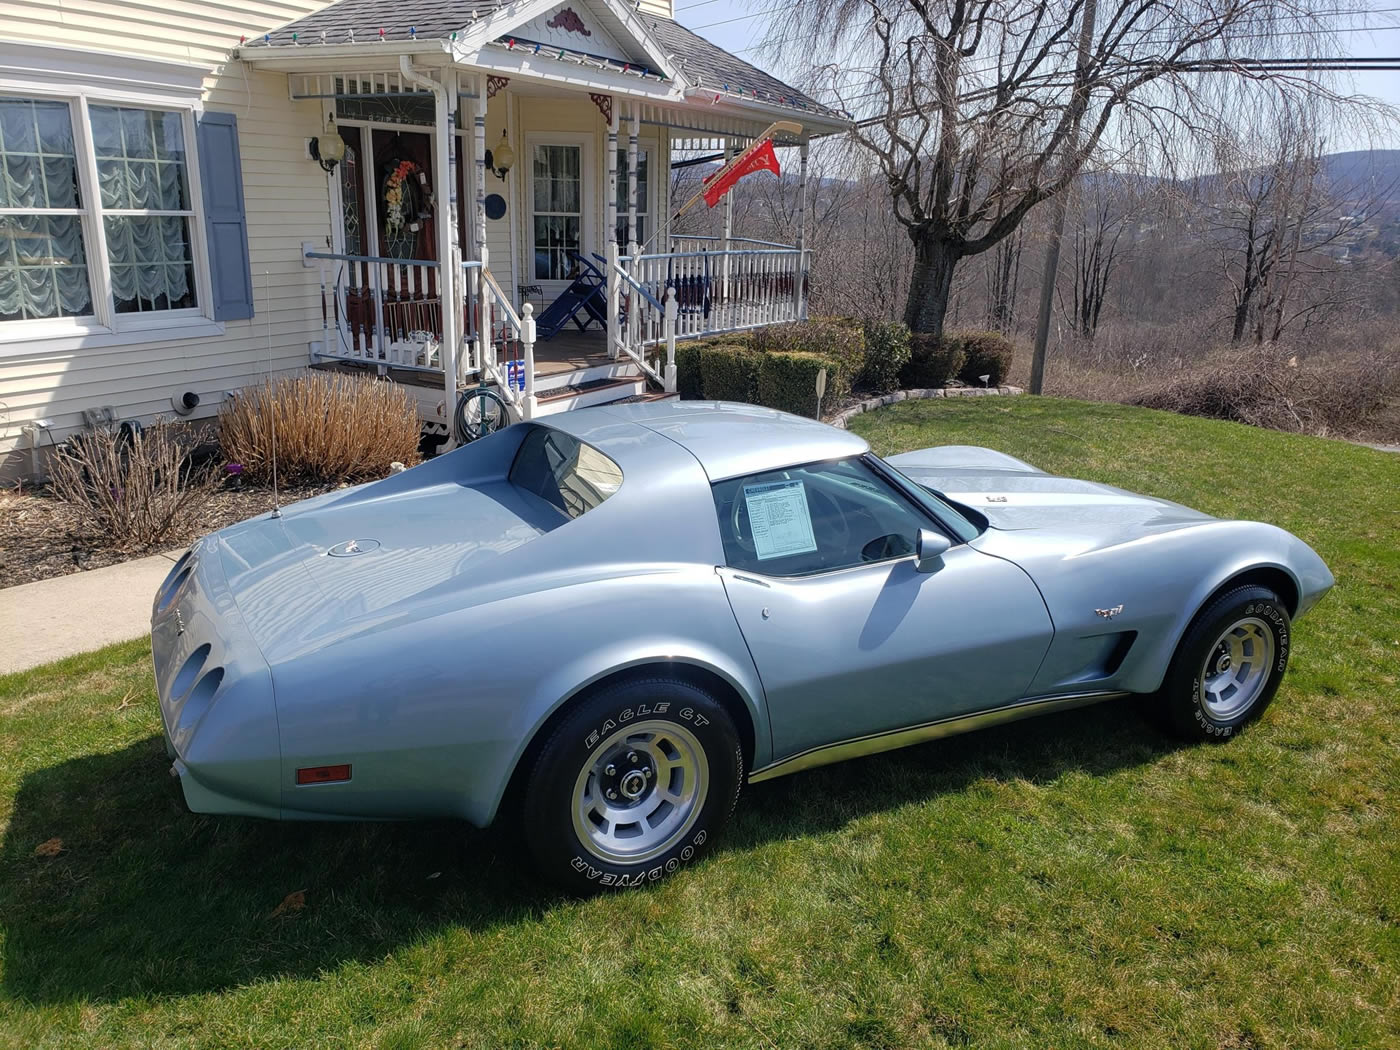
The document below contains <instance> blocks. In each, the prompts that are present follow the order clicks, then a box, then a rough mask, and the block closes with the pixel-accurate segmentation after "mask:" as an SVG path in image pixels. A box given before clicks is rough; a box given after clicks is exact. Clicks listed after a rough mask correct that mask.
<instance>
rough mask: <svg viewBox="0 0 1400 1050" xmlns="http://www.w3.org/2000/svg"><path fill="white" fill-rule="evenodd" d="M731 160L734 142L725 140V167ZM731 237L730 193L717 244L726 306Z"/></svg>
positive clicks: (731, 207)
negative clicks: (720, 258) (722, 230)
mask: <svg viewBox="0 0 1400 1050" xmlns="http://www.w3.org/2000/svg"><path fill="white" fill-rule="evenodd" d="M733 159H734V141H733V140H732V139H725V140H724V164H726V165H727V164H728V163H729V162H730V161H731V160H733ZM733 236H734V194H732V193H726V194H725V195H724V236H723V237H721V238H720V242H719V247H720V251H722V252H724V255H723V256H722V258H723V260H724V264H723V267H722V272H721V274H720V293H721V295H720V301H721V302H722V303H725V304H728V302H729V238H731V237H733ZM729 324H730V322H728V321H726V322H724V323H723V324H722V325H721V326H720V327H722V328H727V327H729Z"/></svg>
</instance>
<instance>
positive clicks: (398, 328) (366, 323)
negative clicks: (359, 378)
mask: <svg viewBox="0 0 1400 1050" xmlns="http://www.w3.org/2000/svg"><path fill="white" fill-rule="evenodd" d="M306 258H307V259H311V260H314V261H315V262H317V263H318V264H319V266H320V271H321V333H322V343H321V349H320V351H319V352H318V355H317V356H319V357H323V358H329V359H333V360H342V361H360V362H366V363H369V364H374V365H376V366H379V367H380V368H381V369H384V368H388V367H390V366H392V367H394V368H402V369H408V370H410V371H418V372H436V373H438V374H439V375H441V374H442V294H441V291H440V284H441V280H440V277H439V273H438V269H439V268H438V264H437V263H436V262H434V261H433V260H431V259H391V258H386V257H383V256H375V255H342V254H339V253H336V252H307V253H306ZM464 313H465V315H466V317H465V318H464V320H465V322H466V323H465V326H464V328H463V332H464V333H466V335H465V341H470V340H471V337H472V335H474V333H475V328H474V327H473V326H472V323H471V315H472V311H471V310H465V311H464ZM457 359H458V360H459V361H462V362H463V363H464V364H465V365H466V368H465V371H466V372H467V373H468V374H470V373H471V372H474V371H475V370H476V369H475V367H474V366H473V365H472V363H471V362H467V361H465V360H464V355H462V354H460V353H459V354H458V355H457Z"/></svg>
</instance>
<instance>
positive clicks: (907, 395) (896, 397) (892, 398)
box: [827, 386, 1024, 430]
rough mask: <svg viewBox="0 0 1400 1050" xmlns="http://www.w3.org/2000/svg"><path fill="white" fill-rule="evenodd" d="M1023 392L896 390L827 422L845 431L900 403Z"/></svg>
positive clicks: (959, 388) (1006, 389)
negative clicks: (863, 416)
mask: <svg viewBox="0 0 1400 1050" xmlns="http://www.w3.org/2000/svg"><path fill="white" fill-rule="evenodd" d="M1021 393H1024V391H1023V390H1022V389H1021V388H1020V387H1019V386H994V387H986V388H983V387H972V386H950V387H943V388H932V387H925V388H918V387H916V388H914V389H911V390H896V391H895V392H894V393H892V394H881V395H880V396H879V397H871V398H866V399H865V400H864V401H859V402H857V403H856V404H854V405H852V406H851V407H850V408H847V409H845V410H844V411H841V412H838V413H837V414H836V415H834V416H832V417H831V418H830V419H828V420H827V423H829V424H830V425H831V426H833V427H839V428H841V429H843V430H844V429H846V427H848V426H849V425H850V422H851V420H853V419H855V418H856V416H858V415H860V414H861V413H863V412H869V411H871V410H872V409H876V408H884V407H886V406H887V405H893V404H896V403H897V402H900V401H925V400H929V399H931V398H935V397H987V396H991V397H996V396H997V395H999V394H1000V395H1005V396H1013V395H1015V394H1021Z"/></svg>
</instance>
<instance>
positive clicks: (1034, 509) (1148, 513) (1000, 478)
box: [886, 445, 1213, 538]
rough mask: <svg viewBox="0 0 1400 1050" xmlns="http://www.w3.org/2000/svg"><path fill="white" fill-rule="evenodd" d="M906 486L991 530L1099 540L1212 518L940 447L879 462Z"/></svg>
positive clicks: (990, 454)
mask: <svg viewBox="0 0 1400 1050" xmlns="http://www.w3.org/2000/svg"><path fill="white" fill-rule="evenodd" d="M886 462H888V463H889V464H890V465H891V466H893V467H895V468H896V469H898V470H899V471H900V472H901V473H902V474H904V475H905V476H906V477H908V478H909V479H910V480H912V481H914V482H916V483H918V484H920V485H923V486H924V487H926V488H929V489H933V490H934V491H935V492H937V493H938V494H939V495H941V496H944V497H946V498H947V499H949V500H952V501H953V502H955V503H959V504H962V505H963V506H965V507H968V508H970V509H972V510H973V511H975V512H976V513H978V514H981V515H982V516H984V517H985V518H986V519H987V522H988V524H990V525H991V527H992V528H994V529H999V530H1003V531H1017V530H1023V529H1056V530H1062V531H1065V532H1081V531H1083V532H1093V533H1098V534H1100V535H1106V534H1115V538H1117V537H1118V536H1121V534H1122V533H1124V532H1125V531H1126V532H1134V533H1137V534H1141V533H1144V532H1148V531H1158V530H1170V529H1178V528H1183V527H1187V526H1191V525H1199V524H1201V523H1203V522H1207V521H1211V520H1213V519H1212V518H1211V517H1210V515H1208V514H1202V513H1201V512H1200V511H1197V510H1192V509H1191V508H1190V507H1183V506H1182V505H1181V504H1179V503H1172V502H1170V501H1169V500H1163V499H1157V498H1155V497H1152V496H1140V495H1138V494H1137V493H1133V492H1128V491H1127V490H1125V489H1119V488H1114V487H1113V486H1111V485H1100V484H1098V483H1097V482H1093V481H1079V480H1076V479H1074V478H1061V477H1056V476H1054V475H1053V474H1046V473H1045V472H1044V471H1041V470H1037V469H1036V468H1035V467H1033V466H1031V465H1030V464H1029V463H1025V462H1023V461H1021V460H1019V459H1016V458H1014V457H1012V456H1008V455H1005V454H1003V453H1001V452H994V451H992V450H991V449H985V448H975V447H972V446H967V445H945V446H942V447H939V448H926V449H920V450H919V451H917V452H906V453H903V454H902V455H898V456H891V457H889V459H888V460H887V461H886Z"/></svg>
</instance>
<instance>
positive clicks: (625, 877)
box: [569, 828, 710, 890]
mask: <svg viewBox="0 0 1400 1050" xmlns="http://www.w3.org/2000/svg"><path fill="white" fill-rule="evenodd" d="M709 837H710V836H709V832H707V831H706V830H705V829H704V828H701V829H700V830H699V831H697V832H696V833H695V834H694V835H693V836H692V837H691V839H690V841H689V842H688V843H686V844H685V845H684V846H682V847H681V849H680V850H679V851H678V852H676V853H675V854H674V855H673V856H671V857H668V858H667V859H666V860H665V861H664V862H663V863H661V864H658V865H656V866H655V867H651V868H647V869H645V870H643V871H638V872H635V873H633V874H627V873H626V872H623V873H618V872H613V871H606V870H604V869H602V868H599V867H596V866H595V865H594V864H593V862H591V861H590V860H589V859H588V858H587V857H580V856H575V857H574V858H573V859H572V860H570V861H569V867H571V868H573V869H574V871H576V872H578V873H579V874H580V875H582V876H583V877H584V878H586V879H588V881H590V882H596V883H597V884H598V885H599V886H606V887H608V888H609V889H619V890H620V889H632V888H635V887H637V886H644V885H646V884H647V883H648V882H659V881H660V880H661V879H662V878H664V877H665V876H667V875H674V874H675V873H676V872H677V871H679V870H680V866H681V865H682V864H685V863H687V862H689V861H691V860H694V859H695V855H696V852H697V851H698V849H699V847H701V846H703V845H704V844H705V840H706V839H708V838H709Z"/></svg>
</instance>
